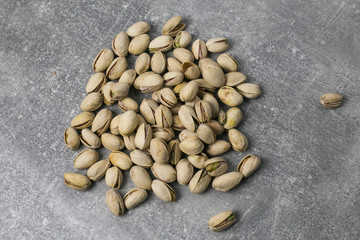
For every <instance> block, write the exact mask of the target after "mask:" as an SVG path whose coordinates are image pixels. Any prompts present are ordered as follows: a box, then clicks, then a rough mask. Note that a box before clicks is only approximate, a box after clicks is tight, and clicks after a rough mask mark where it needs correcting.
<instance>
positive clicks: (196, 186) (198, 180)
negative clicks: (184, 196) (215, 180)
mask: <svg viewBox="0 0 360 240" xmlns="http://www.w3.org/2000/svg"><path fill="white" fill-rule="evenodd" d="M211 179H212V177H211V176H210V175H209V174H208V172H207V171H206V170H205V169H201V170H199V171H197V172H196V173H195V175H194V176H193V177H192V178H191V180H190V182H189V189H190V191H191V192H192V193H202V192H205V190H206V189H207V188H208V186H209V184H210V182H211Z"/></svg>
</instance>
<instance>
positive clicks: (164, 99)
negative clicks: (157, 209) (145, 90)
mask: <svg viewBox="0 0 360 240" xmlns="http://www.w3.org/2000/svg"><path fill="white" fill-rule="evenodd" d="M159 101H160V103H162V104H163V105H165V106H166V107H169V108H172V107H174V106H175V105H176V104H177V98H176V96H175V93H174V92H173V91H172V90H171V89H170V88H163V89H161V90H160V92H159Z"/></svg>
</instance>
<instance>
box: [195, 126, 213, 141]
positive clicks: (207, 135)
mask: <svg viewBox="0 0 360 240" xmlns="http://www.w3.org/2000/svg"><path fill="white" fill-rule="evenodd" d="M196 134H197V137H198V138H200V140H201V141H203V142H204V143H206V144H213V143H214V142H215V141H216V134H215V133H214V131H213V130H212V129H211V128H210V127H209V125H207V124H206V123H203V124H200V125H199V127H198V129H197V130H196Z"/></svg>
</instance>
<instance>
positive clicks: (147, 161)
mask: <svg viewBox="0 0 360 240" xmlns="http://www.w3.org/2000/svg"><path fill="white" fill-rule="evenodd" d="M130 158H131V160H132V161H133V163H135V164H136V165H138V166H140V167H143V168H151V166H152V165H153V164H154V161H153V160H152V158H151V157H150V155H149V154H148V153H147V152H145V151H141V150H138V149H134V150H133V151H131V152H130Z"/></svg>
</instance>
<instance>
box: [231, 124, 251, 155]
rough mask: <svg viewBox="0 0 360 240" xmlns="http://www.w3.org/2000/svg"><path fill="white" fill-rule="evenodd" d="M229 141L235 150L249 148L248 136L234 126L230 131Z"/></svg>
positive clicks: (242, 150)
mask: <svg viewBox="0 0 360 240" xmlns="http://www.w3.org/2000/svg"><path fill="white" fill-rule="evenodd" d="M228 137H229V142H230V144H231V146H232V148H233V149H234V150H235V151H239V152H244V151H246V150H247V148H248V140H247V137H246V136H245V135H244V134H243V133H242V132H240V131H239V130H237V129H235V128H232V129H230V130H229V133H228Z"/></svg>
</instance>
